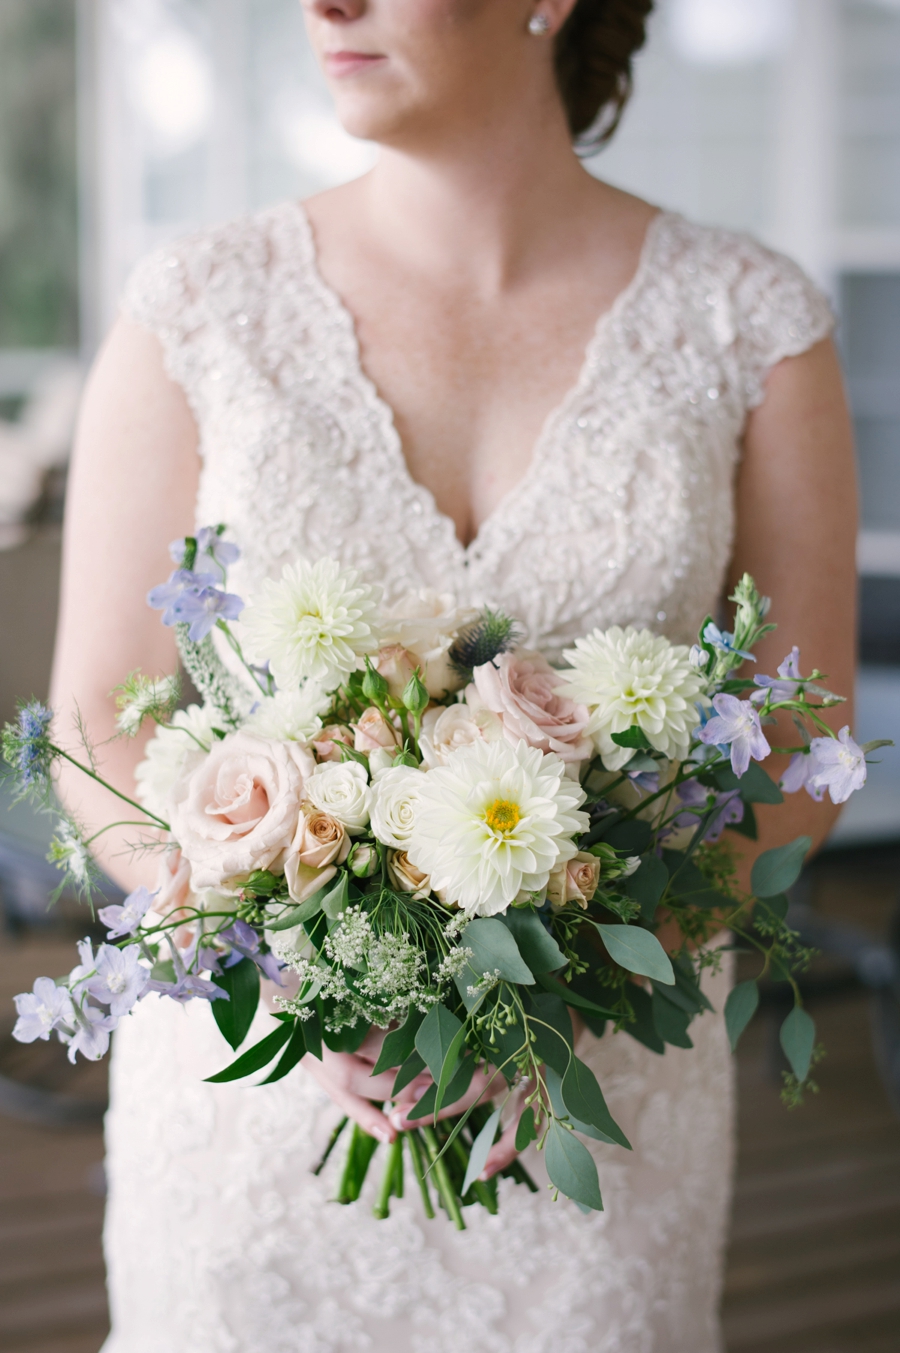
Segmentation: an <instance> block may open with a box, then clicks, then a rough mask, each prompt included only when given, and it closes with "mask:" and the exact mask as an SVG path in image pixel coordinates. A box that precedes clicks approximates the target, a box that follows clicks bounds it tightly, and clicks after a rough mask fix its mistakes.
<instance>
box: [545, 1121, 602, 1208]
mask: <svg viewBox="0 0 900 1353" xmlns="http://www.w3.org/2000/svg"><path fill="white" fill-rule="evenodd" d="M544 1158H545V1161H546V1164H547V1174H548V1175H549V1176H550V1182H551V1184H553V1185H555V1187H556V1188H558V1189H559V1191H560V1193H564V1194H565V1196H566V1197H567V1198H571V1199H572V1201H573V1202H575V1203H581V1204H582V1206H583V1207H589V1208H591V1209H592V1211H594V1212H602V1211H603V1199H602V1198H601V1197H600V1181H599V1180H598V1178H597V1166H596V1165H595V1164H594V1158H593V1156H592V1155H591V1153H590V1151H589V1150H588V1149H587V1147H586V1146H585V1145H584V1142H580V1141H579V1140H578V1138H577V1137H576V1136H575V1133H574V1132H571V1131H569V1129H568V1128H564V1127H562V1126H561V1124H559V1123H558V1122H557V1121H556V1119H555V1118H554V1119H552V1120H551V1122H550V1127H549V1130H548V1132H547V1140H546V1144H545V1146H544Z"/></svg>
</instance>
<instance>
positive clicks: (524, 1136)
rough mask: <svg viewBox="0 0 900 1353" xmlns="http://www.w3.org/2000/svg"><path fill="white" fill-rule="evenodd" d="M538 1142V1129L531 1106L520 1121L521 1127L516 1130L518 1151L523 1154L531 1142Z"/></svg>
mask: <svg viewBox="0 0 900 1353" xmlns="http://www.w3.org/2000/svg"><path fill="white" fill-rule="evenodd" d="M536 1140H537V1128H536V1127H535V1124H534V1109H533V1108H532V1107H531V1105H530V1104H529V1106H528V1108H527V1109H526V1110H525V1112H524V1113H523V1114H522V1117H521V1118H520V1119H519V1125H518V1127H517V1128H516V1150H517V1151H519V1152H522V1151H524V1150H525V1148H526V1147H527V1146H529V1145H530V1144H531V1142H533V1141H536Z"/></svg>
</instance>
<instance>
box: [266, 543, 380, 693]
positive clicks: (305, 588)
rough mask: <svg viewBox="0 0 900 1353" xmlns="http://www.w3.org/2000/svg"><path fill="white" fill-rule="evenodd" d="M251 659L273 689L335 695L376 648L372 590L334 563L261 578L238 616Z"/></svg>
mask: <svg viewBox="0 0 900 1353" xmlns="http://www.w3.org/2000/svg"><path fill="white" fill-rule="evenodd" d="M241 628H242V634H243V635H244V636H246V637H245V647H246V650H247V652H248V653H249V655H250V657H251V658H253V659H254V660H255V661H257V662H266V661H268V662H269V664H270V666H271V669H272V674H273V675H274V677H275V680H276V681H277V682H278V685H279V686H281V687H282V688H283V689H290V688H293V687H296V686H297V685H299V683H300V682H301V681H302V680H303V679H304V678H306V679H308V680H312V681H315V682H318V684H319V685H320V686H321V687H322V688H323V689H324V690H334V689H335V688H336V687H337V686H339V685H340V684H341V682H342V681H344V680H345V679H346V678H347V677H348V676H349V675H350V673H351V672H354V671H356V670H357V668H359V667H362V665H363V661H362V660H363V658H364V657H365V655H366V654H367V653H374V652H375V650H376V649H377V647H378V611H377V596H376V591H375V588H373V587H370V586H369V585H368V584H367V583H364V582H362V580H361V579H360V576H359V574H358V573H357V572H356V571H355V570H354V569H349V568H347V569H342V568H341V567H340V565H339V564H338V563H336V561H335V560H334V559H320V560H318V562H317V563H315V564H310V563H309V562H308V561H307V560H305V559H301V560H299V562H298V563H296V564H287V565H286V566H285V568H284V571H283V572H282V575H281V578H280V579H279V580H278V582H274V581H273V580H272V579H271V578H266V579H265V581H264V582H263V585H262V587H261V588H260V591H259V592H258V594H257V595H256V597H254V599H253V604H252V605H251V606H248V607H247V609H246V610H245V612H244V614H243V616H242V626H241Z"/></svg>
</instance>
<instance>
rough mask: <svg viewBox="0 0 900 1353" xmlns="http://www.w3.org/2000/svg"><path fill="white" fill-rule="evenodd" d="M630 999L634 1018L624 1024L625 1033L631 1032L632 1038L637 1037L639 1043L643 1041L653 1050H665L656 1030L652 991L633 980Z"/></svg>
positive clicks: (645, 1045) (629, 994)
mask: <svg viewBox="0 0 900 1353" xmlns="http://www.w3.org/2000/svg"><path fill="white" fill-rule="evenodd" d="M628 1000H629V1003H630V1005H631V1008H632V1010H633V1011H634V1019H633V1020H632V1021H631V1023H630V1024H625V1025H623V1033H626V1034H631V1037H632V1038H635V1039H637V1041H638V1043H643V1045H644V1047H645V1048H649V1049H650V1051H651V1052H657V1053H662V1052H665V1050H666V1045H665V1043H664V1042H663V1041H662V1039H661V1038H660V1036H659V1034H658V1033H657V1032H656V1025H655V1023H654V1021H653V1002H652V1001H651V999H650V993H649V992H648V991H645V990H644V988H643V987H639V986H637V985H636V984H635V983H633V982H632V983H631V985H630V988H629V991H628Z"/></svg>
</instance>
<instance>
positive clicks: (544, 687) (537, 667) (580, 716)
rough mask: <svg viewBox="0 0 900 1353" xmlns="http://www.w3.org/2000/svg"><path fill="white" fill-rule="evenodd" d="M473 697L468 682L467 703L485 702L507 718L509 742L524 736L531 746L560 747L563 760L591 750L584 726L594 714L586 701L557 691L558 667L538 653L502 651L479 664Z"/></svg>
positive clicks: (578, 758) (578, 757) (505, 727)
mask: <svg viewBox="0 0 900 1353" xmlns="http://www.w3.org/2000/svg"><path fill="white" fill-rule="evenodd" d="M472 677H473V680H474V684H475V691H474V692H473V695H474V696H475V699H474V700H473V698H472V696H471V695H470V692H471V691H472V687H471V686H470V687H469V688H468V690H467V691H466V703H467V704H469V705H473V704H474V705H475V706H477V705H478V704H479V703H482V704H483V705H484V706H485V707H486V708H487V709H489V710H492V711H493V713H494V714H496V715H497V716H498V717H499V718H500V720H501V721H502V723H503V731H504V733H505V734H506V736H507V738H508V739H509V741H510V742H518V741H519V739H520V738H524V739H525V741H526V742H527V743H528V745H529V747H539V748H540V750H541V751H542V752H556V754H557V756H559V757H561V759H562V760H563V761H569V762H572V761H583V760H584V759H585V758H586V757H588V756H590V755H591V754H592V751H593V744H592V741H591V739H590V737H586V736H585V732H584V730H585V726H586V724H587V722H588V719H589V717H590V715H589V713H588V707H587V705H578V704H576V703H575V701H574V700H568V699H567V698H566V697H565V696H562V695H556V694H555V692H554V687H556V686H558V685H559V673H558V672H556V671H554V670H553V668H552V667H551V666H550V664H549V662H547V660H546V658H544V657H542V655H541V654H540V653H529V652H527V651H525V650H520V651H519V652H517V653H501V654H500V655H499V657H497V658H495V659H494V661H493V662H488V663H485V664H484V666H483V667H476V668H475V671H474V672H473V673H472Z"/></svg>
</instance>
